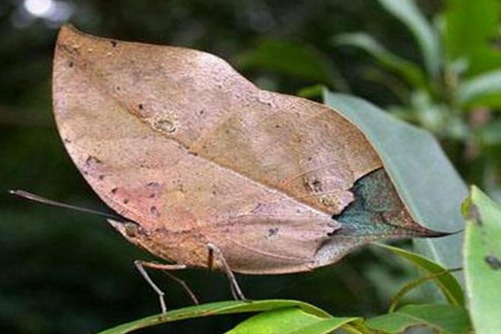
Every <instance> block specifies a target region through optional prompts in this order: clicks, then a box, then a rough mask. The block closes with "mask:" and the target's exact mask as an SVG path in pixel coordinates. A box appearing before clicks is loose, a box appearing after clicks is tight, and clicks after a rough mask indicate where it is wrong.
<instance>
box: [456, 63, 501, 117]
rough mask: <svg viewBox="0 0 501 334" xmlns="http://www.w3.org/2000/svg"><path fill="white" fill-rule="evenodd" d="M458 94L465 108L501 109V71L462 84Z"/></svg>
mask: <svg viewBox="0 0 501 334" xmlns="http://www.w3.org/2000/svg"><path fill="white" fill-rule="evenodd" d="M456 94H457V100H458V101H459V103H461V104H462V105H463V106H475V105H480V106H489V107H493V108H499V107H501V70H497V71H491V72H487V73H484V74H480V75H478V76H476V77H473V78H471V79H469V80H467V81H463V82H461V84H460V85H459V87H458V89H457V92H456Z"/></svg>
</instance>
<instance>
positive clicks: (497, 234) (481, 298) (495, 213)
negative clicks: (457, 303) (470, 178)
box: [463, 187, 501, 334]
mask: <svg viewBox="0 0 501 334" xmlns="http://www.w3.org/2000/svg"><path fill="white" fill-rule="evenodd" d="M463 211H464V215H465V218H466V219H467V225H466V235H465V244H464V255H465V256H464V271H465V278H466V289H467V291H468V298H469V307H470V314H471V318H472V322H473V324H474V326H475V329H476V330H477V333H482V334H491V333H492V334H494V333H498V332H499V328H501V317H500V316H499V310H500V309H501V290H500V289H501V288H500V287H501V275H500V274H501V243H500V242H499V241H500V240H501V206H500V205H499V204H498V203H495V202H493V201H492V200H491V199H490V198H489V197H487V196H486V195H485V194H484V193H483V192H482V191H480V190H479V189H478V188H476V187H472V189H471V195H470V197H469V198H468V200H467V201H465V203H464V206H463Z"/></svg>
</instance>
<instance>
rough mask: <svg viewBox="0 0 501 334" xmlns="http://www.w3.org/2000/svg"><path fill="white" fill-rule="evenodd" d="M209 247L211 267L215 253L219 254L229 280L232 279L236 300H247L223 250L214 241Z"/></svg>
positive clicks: (231, 284)
mask: <svg viewBox="0 0 501 334" xmlns="http://www.w3.org/2000/svg"><path fill="white" fill-rule="evenodd" d="M207 248H208V249H209V268H210V267H212V261H213V257H214V255H215V256H217V257H218V259H219V260H220V261H221V264H222V269H223V271H224V273H225V274H226V276H227V277H228V280H229V281H230V287H231V294H232V295H233V298H235V299H236V300H247V298H245V296H244V294H243V293H242V290H241V289H240V286H239V285H238V282H237V279H236V278H235V275H234V274H233V271H232V270H231V268H230V266H229V265H228V262H226V259H225V258H224V256H223V253H222V252H221V250H220V249H219V247H217V246H216V245H214V244H212V243H209V244H207Z"/></svg>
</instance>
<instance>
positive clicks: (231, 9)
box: [0, 0, 501, 334]
mask: <svg viewBox="0 0 501 334" xmlns="http://www.w3.org/2000/svg"><path fill="white" fill-rule="evenodd" d="M387 2H388V1H383V0H380V1H366V0H351V1H343V0H316V1H283V0H281V1H267V0H238V1H237V0H231V1H229V0H225V1H222V0H211V1H206V0H192V1H181V0H164V1H159V0H144V1H135V0H120V1H118V0H107V1H99V0H24V1H23V0H0V66H1V70H0V73H1V74H0V267H1V270H0V332H1V333H19V334H32V333H77V334H78V333H92V332H96V331H98V330H102V329H105V328H108V327H111V326H113V325H117V324H120V323H123V322H126V321H130V320H133V319H136V318H139V317H142V316H147V315H151V314H154V313H157V312H158V311H159V305H158V303H157V297H156V295H155V294H154V293H153V292H152V291H151V289H150V287H149V286H148V285H147V284H146V283H145V281H144V280H143V279H142V278H141V277H140V275H139V274H138V273H137V272H136V270H135V268H134V266H133V261H134V260H135V259H151V257H150V256H149V255H148V254H146V253H145V252H143V251H141V250H138V249H136V248H135V247H134V246H132V245H130V244H128V243H127V242H126V241H125V240H123V239H122V238H121V237H120V236H119V235H118V234H117V233H116V232H114V231H113V230H112V229H111V227H109V226H108V225H107V223H106V222H105V221H104V219H103V218H100V217H95V216H90V215H86V214H81V213H78V212H72V211H68V210H65V209H60V208H54V207H48V206H44V205H41V204H37V203H33V202H29V201H26V200H22V199H19V198H14V197H13V196H11V195H8V194H7V191H8V190H9V189H24V190H28V191H31V192H34V193H37V194H40V195H43V196H46V197H49V198H51V199H55V200H58V201H62V202H65V203H70V204H73V205H78V206H82V207H87V208H94V209H98V210H102V211H106V210H107V208H106V207H105V206H104V204H103V203H101V202H100V200H99V199H98V198H97V196H96V195H95V194H94V193H93V192H92V191H91V189H90V188H89V187H88V186H87V184H86V183H85V181H84V180H83V178H82V177H80V175H79V173H78V171H77V169H76V168H75V167H74V165H73V164H72V162H71V161H70V158H69V156H68V155H67V154H66V152H65V150H64V147H63V145H62V143H61V141H60V139H59V137H58V133H57V130H56V128H55V124H54V121H53V117H52V111H51V90H50V73H51V59H52V52H53V47H54V42H55V38H56V34H57V30H58V28H59V27H60V26H61V25H62V24H64V23H66V22H70V23H72V24H73V25H75V26H76V27H77V28H78V29H80V30H83V31H85V32H88V33H91V34H96V35H101V36H105V37H110V38H115V39H124V40H131V41H140V42H145V43H156V44H167V45H177V46H185V47H190V48H196V49H200V50H204V51H207V52H211V53H214V54H216V55H219V56H220V57H222V58H224V59H226V60H227V61H229V62H230V63H231V64H232V65H233V66H234V67H235V68H237V70H238V71H239V72H241V73H243V74H244V75H245V76H246V77H247V78H249V79H250V80H252V81H253V82H255V83H256V84H257V85H258V86H259V87H261V88H265V89H269V90H273V91H278V92H282V93H287V94H294V95H297V94H301V95H304V96H309V97H311V98H315V99H319V97H318V95H317V93H316V92H318V86H317V85H323V86H325V87H328V88H329V89H331V90H334V91H341V92H346V93H351V94H354V95H358V96H361V97H364V98H366V99H368V100H369V101H371V102H373V103H375V104H377V105H379V106H381V107H383V108H386V109H387V110H389V111H390V112H392V113H393V114H395V115H396V116H398V117H401V118H403V119H406V120H408V121H410V122H412V123H414V124H416V125H418V126H421V127H424V128H426V129H428V130H429V131H431V132H433V133H434V134H435V135H436V136H437V138H438V139H439V140H440V142H441V143H442V145H443V147H444V149H445V151H446V153H447V154H448V155H449V157H450V159H451V160H452V161H453V162H454V164H455V165H456V167H457V168H458V170H459V172H460V173H461V175H462V176H463V177H464V178H465V180H466V182H468V183H475V184H477V185H479V186H480V187H482V188H483V189H484V190H487V191H488V192H489V194H490V195H491V196H494V197H495V198H497V199H498V200H499V199H500V198H501V196H500V193H501V191H500V179H501V172H500V170H501V168H500V166H501V120H500V117H499V107H500V106H501V96H500V95H501V93H500V91H501V73H500V72H499V71H501V50H500V47H501V40H500V39H499V32H500V29H499V18H500V17H501V15H500V11H499V9H500V8H499V3H498V1H495V0H492V1H491V0H479V1H475V2H472V1H465V0H449V1H445V2H444V1H432V0H428V1H417V7H413V6H410V7H409V8H411V9H412V10H414V11H416V13H418V17H420V18H421V19H422V20H424V21H423V22H421V23H423V24H425V25H427V27H428V28H427V29H428V30H429V31H430V32H431V35H428V36H427V37H426V34H425V35H422V36H421V37H420V35H419V31H418V32H417V33H416V31H414V30H413V29H412V28H409V26H406V25H405V24H403V23H402V22H401V20H399V19H398V17H396V16H395V13H394V11H393V12H392V10H391V8H389V7H388V5H385V3H387ZM390 2H391V1H390ZM402 2H406V3H411V4H413V2H412V1H411V2H407V1H402ZM469 3H473V4H469ZM418 23H419V22H418ZM418 25H419V24H418ZM425 30H426V29H425ZM360 32H362V33H360ZM423 36H424V37H423ZM428 44H429V45H428ZM383 45H384V46H383ZM427 45H428V46H427ZM430 45H431V46H430ZM434 48H435V49H434ZM426 50H428V51H426ZM430 50H431V51H430ZM433 50H435V51H433ZM433 52H435V53H433ZM412 274H413V273H412V271H411V269H410V268H408V267H407V266H406V265H405V264H403V263H401V262H400V261H399V260H397V259H395V258H393V257H391V256H387V254H383V255H381V254H380V251H378V250H375V249H372V248H370V247H366V248H364V249H363V250H361V251H359V252H357V253H355V254H352V255H350V256H348V257H347V258H346V259H344V260H343V261H342V262H341V263H340V264H338V265H335V266H330V267H327V268H323V269H320V270H317V271H315V272H312V273H307V274H300V275H281V276H271V277H270V276H268V277H259V276H239V280H240V282H241V285H242V288H243V289H244V291H245V292H246V294H247V295H248V297H250V298H254V299H259V298H292V299H299V300H303V301H306V302H310V303H313V304H315V305H317V306H319V307H321V308H324V309H325V310H327V311H329V312H331V313H333V314H335V315H339V316H342V315H355V314H356V315H362V316H370V315H374V314H378V313H380V312H383V311H385V310H386V308H387V306H388V303H389V298H390V296H391V294H392V293H393V292H394V291H395V289H396V288H398V286H400V285H401V284H403V282H405V281H406V280H408V279H409V277H411V275H412ZM152 276H153V278H154V280H155V281H156V282H157V283H159V285H160V286H162V288H163V289H164V290H165V292H166V296H167V302H168V307H169V308H171V309H172V308H179V307H183V306H188V305H190V304H191V302H190V299H189V298H188V297H187V296H186V293H185V292H184V291H183V290H182V289H181V287H180V286H178V285H177V284H176V283H174V282H173V281H171V280H169V279H167V277H166V276H164V275H162V274H161V273H152ZM179 277H180V278H182V279H184V280H186V282H187V283H188V284H189V285H190V286H191V287H192V289H193V290H194V291H195V293H196V294H197V296H198V297H199V299H200V300H201V301H202V302H209V301H218V300H225V299H231V294H230V291H229V288H228V282H227V281H226V279H225V277H223V275H221V274H219V273H210V272H203V271H196V270H189V271H186V272H182V273H179ZM414 298H417V297H416V296H415V297H414ZM242 317H245V315H242V316H225V317H217V318H210V319H198V320H189V321H184V322H179V323H174V324H168V325H165V326H162V327H158V328H155V329H150V330H144V331H142V332H141V333H161V332H162V333H163V332H169V333H174V332H175V333H219V332H223V331H224V330H227V329H229V328H231V327H232V326H233V325H235V324H236V323H238V322H239V321H240V320H241V319H242ZM169 330H170V331H169Z"/></svg>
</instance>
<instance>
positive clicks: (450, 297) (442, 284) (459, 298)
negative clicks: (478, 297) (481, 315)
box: [376, 244, 464, 306]
mask: <svg viewBox="0 0 501 334" xmlns="http://www.w3.org/2000/svg"><path fill="white" fill-rule="evenodd" d="M376 245H377V246H379V247H382V248H384V249H387V250H389V251H391V252H392V253H394V254H396V255H398V256H400V257H402V258H404V259H406V260H408V261H409V262H411V263H412V264H414V265H415V266H416V267H417V268H418V269H419V270H421V271H423V272H424V273H426V274H428V275H437V276H436V277H435V278H434V281H435V283H436V284H437V286H438V287H439V289H440V290H441V291H442V293H443V294H444V297H445V298H446V300H447V301H448V302H449V303H450V304H451V305H456V306H463V305H464V295H463V289H462V287H461V285H460V284H459V282H458V280H457V279H456V277H455V276H454V275H453V274H452V273H450V272H447V269H446V268H444V267H443V266H441V265H440V264H438V263H436V262H434V261H432V260H430V259H427V258H425V257H423V256H421V255H419V254H416V253H412V252H408V251H406V250H403V249H401V248H396V247H392V246H388V245H385V244H376ZM442 273H443V275H439V274H442Z"/></svg>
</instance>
